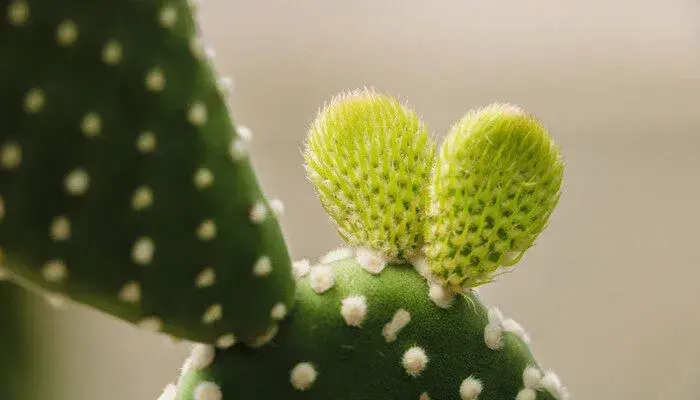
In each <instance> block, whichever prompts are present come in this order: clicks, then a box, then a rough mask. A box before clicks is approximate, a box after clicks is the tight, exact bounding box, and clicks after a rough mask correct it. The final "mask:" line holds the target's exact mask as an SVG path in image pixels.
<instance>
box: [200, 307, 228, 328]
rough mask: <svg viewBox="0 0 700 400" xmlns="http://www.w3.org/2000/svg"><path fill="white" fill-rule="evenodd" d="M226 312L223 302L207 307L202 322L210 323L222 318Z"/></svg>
mask: <svg viewBox="0 0 700 400" xmlns="http://www.w3.org/2000/svg"><path fill="white" fill-rule="evenodd" d="M223 314H224V308H223V306H222V305H221V304H213V305H211V306H209V308H207V310H206V311H205V312H204V315H202V322H203V323H205V324H207V325H210V324H213V323H214V322H216V321H218V320H220V319H221V317H222V316H223Z"/></svg>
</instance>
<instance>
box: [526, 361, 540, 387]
mask: <svg viewBox="0 0 700 400" xmlns="http://www.w3.org/2000/svg"><path fill="white" fill-rule="evenodd" d="M541 379H542V371H540V369H539V368H537V367H534V366H532V365H528V366H527V367H525V369H524V370H523V386H525V387H526V388H530V389H538V388H539V386H540V380H541Z"/></svg>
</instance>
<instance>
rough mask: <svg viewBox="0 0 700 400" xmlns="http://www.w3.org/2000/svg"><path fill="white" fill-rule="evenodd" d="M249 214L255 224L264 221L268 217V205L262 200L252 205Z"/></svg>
mask: <svg viewBox="0 0 700 400" xmlns="http://www.w3.org/2000/svg"><path fill="white" fill-rule="evenodd" d="M248 216H249V217H250V222H252V223H254V224H260V223H262V222H263V221H265V218H267V206H266V205H265V203H264V202H262V201H258V202H256V203H255V204H253V206H252V207H250V212H249V214H248Z"/></svg>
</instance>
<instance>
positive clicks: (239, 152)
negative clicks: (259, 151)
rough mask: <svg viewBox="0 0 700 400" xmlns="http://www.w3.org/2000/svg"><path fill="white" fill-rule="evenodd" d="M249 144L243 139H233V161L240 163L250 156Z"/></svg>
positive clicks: (231, 150) (230, 151)
mask: <svg viewBox="0 0 700 400" xmlns="http://www.w3.org/2000/svg"><path fill="white" fill-rule="evenodd" d="M248 147H249V146H248V143H247V142H246V141H244V140H241V139H233V140H232V141H231V147H230V149H229V153H230V155H231V159H232V160H233V161H240V160H242V159H244V158H245V157H246V156H248Z"/></svg>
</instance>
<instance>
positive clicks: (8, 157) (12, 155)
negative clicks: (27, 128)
mask: <svg viewBox="0 0 700 400" xmlns="http://www.w3.org/2000/svg"><path fill="white" fill-rule="evenodd" d="M21 162H22V148H21V147H20V145H19V143H17V142H9V143H7V144H5V145H4V146H2V150H0V165H2V167H3V168H4V169H15V168H17V167H19V165H20V163H21Z"/></svg>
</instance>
